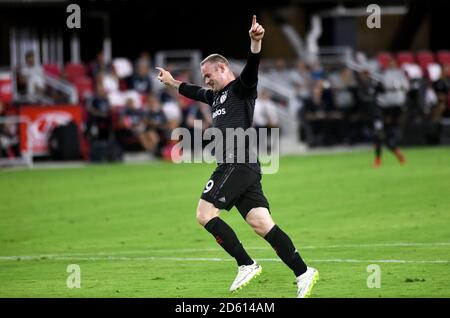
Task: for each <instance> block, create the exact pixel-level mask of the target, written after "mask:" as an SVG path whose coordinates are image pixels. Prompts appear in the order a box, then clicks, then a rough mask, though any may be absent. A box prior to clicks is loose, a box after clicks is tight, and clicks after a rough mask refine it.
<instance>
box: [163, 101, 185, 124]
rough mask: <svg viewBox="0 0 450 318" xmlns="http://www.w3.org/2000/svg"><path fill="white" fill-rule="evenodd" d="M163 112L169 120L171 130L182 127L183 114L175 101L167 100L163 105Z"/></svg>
mask: <svg viewBox="0 0 450 318" xmlns="http://www.w3.org/2000/svg"><path fill="white" fill-rule="evenodd" d="M162 110H163V112H164V115H165V116H166V118H167V127H168V129H169V130H173V129H175V128H177V127H180V125H181V123H182V121H183V113H182V112H181V109H180V105H178V102H177V101H176V100H175V99H172V98H170V99H166V100H165V101H164V102H163V103H162Z"/></svg>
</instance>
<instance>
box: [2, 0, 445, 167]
mask: <svg viewBox="0 0 450 318" xmlns="http://www.w3.org/2000/svg"><path fill="white" fill-rule="evenodd" d="M69 4H70V2H68V1H5V0H2V1H0V8H1V10H0V17H1V19H0V21H1V37H0V41H1V43H0V50H1V51H0V53H1V54H0V67H1V73H0V85H1V88H0V92H1V94H0V100H1V114H2V123H3V124H2V140H3V142H2V163H3V164H10V163H11V162H14V161H15V160H14V159H20V158H22V159H25V162H26V163H28V164H31V161H32V160H31V159H32V158H34V159H39V160H68V159H70V160H80V159H82V160H92V161H103V160H104V161H116V160H123V159H124V158H125V159H127V158H133V157H132V156H131V157H130V156H128V157H127V154H130V155H131V154H133V153H134V154H136V153H142V152H143V151H146V152H147V153H151V154H152V155H155V156H156V157H158V156H163V155H164V149H165V148H167V147H168V146H170V145H168V144H169V143H170V142H169V138H168V136H170V132H171V130H172V129H173V128H175V127H179V126H183V127H187V128H189V129H193V128H192V125H193V120H194V119H199V120H202V121H203V122H204V125H205V126H206V127H207V126H208V125H210V123H211V118H210V114H209V110H208V109H207V107H205V105H201V104H198V103H194V102H193V101H191V100H187V99H184V98H181V97H180V96H177V95H176V94H174V93H173V92H171V91H167V90H165V89H164V88H163V87H161V86H160V83H159V82H158V81H155V72H154V68H153V67H154V66H155V65H160V66H163V67H166V68H168V69H170V70H172V71H173V72H174V74H176V76H177V77H178V78H179V79H182V80H189V81H192V82H195V83H198V84H201V83H200V81H201V78H200V75H199V68H198V63H199V61H200V60H201V59H202V57H204V56H206V55H207V54H210V53H212V52H220V53H222V54H224V55H225V56H227V57H229V58H230V59H231V60H232V61H233V65H234V67H235V70H236V72H238V71H239V70H240V68H241V67H242V63H243V59H244V58H245V56H246V53H247V51H248V39H247V34H246V32H245V30H246V29H247V28H248V26H247V24H248V17H249V16H251V14H252V13H256V14H257V15H258V17H259V19H260V20H261V22H262V23H263V25H265V26H266V28H267V30H268V32H267V35H266V37H265V39H264V41H265V42H264V48H263V57H264V59H263V62H262V65H261V72H260V85H259V87H260V99H259V104H261V105H263V106H261V107H260V109H264V111H261V112H260V114H259V116H258V121H259V123H257V124H258V125H261V126H271V127H274V126H275V127H280V129H281V136H282V149H281V150H282V151H284V152H289V151H291V152H292V151H294V152H296V151H297V152H298V151H300V152H301V151H304V150H308V149H310V148H311V147H318V146H321V147H328V146H353V145H368V144H371V142H372V140H373V127H372V122H371V121H370V119H367V118H366V116H365V114H364V109H363V106H362V105H361V101H360V100H359V99H358V96H359V94H358V89H359V87H358V81H357V76H358V72H360V71H361V70H363V69H367V70H368V71H369V72H370V75H371V77H372V79H374V81H376V83H378V84H379V85H380V86H381V87H383V89H384V90H385V91H386V92H387V93H380V94H379V96H378V100H379V104H380V106H382V108H383V110H385V111H386V112H388V111H389V110H392V109H395V110H397V112H396V114H397V115H396V116H397V118H396V123H397V126H398V133H399V135H401V137H402V138H401V143H402V145H438V144H449V142H450V137H449V129H450V128H449V127H450V126H449V125H450V124H449V116H450V111H449V98H448V93H449V85H450V84H449V81H450V70H449V66H448V64H449V63H450V51H449V50H448V49H449V41H448V39H447V37H446V36H444V34H442V31H443V30H445V28H446V25H447V23H446V22H447V21H446V15H445V12H446V11H447V10H448V8H449V5H448V3H447V2H445V1H433V2H426V1H378V2H377V4H378V5H380V6H381V8H382V10H381V28H379V29H377V28H372V29H371V28H368V26H367V24H366V22H367V18H368V16H369V14H370V12H368V11H367V5H368V4H369V3H368V2H359V1H301V0H298V1H294V0H292V1H287V0H286V1H258V2H256V1H245V2H243V3H239V2H230V4H229V5H227V6H223V5H222V4H220V3H217V4H211V3H208V5H205V4H204V3H202V2H201V1H200V2H198V3H197V2H196V3H191V4H189V5H184V4H182V3H178V4H177V5H172V4H168V3H165V2H162V1H159V2H155V3H147V2H146V1H86V2H82V3H80V8H81V28H80V29H76V28H74V29H69V28H68V27H67V25H66V22H67V19H68V17H69V15H70V14H71V13H72V11H70V12H66V8H67V6H68V5H69ZM27 54H28V59H27ZM27 60H28V62H27ZM314 91H316V95H314V93H313V92H314ZM388 95H389V96H388ZM315 97H317V100H318V102H317V105H318V106H317V107H316V108H314V107H313V109H311V107H305V105H308V102H310V101H311V100H315ZM152 110H153V111H152ZM302 110H303V111H302ZM161 111H162V113H163V117H164V118H162V119H161V118H159V117H158V116H157V115H155V114H158V113H159V114H160V113H161ZM6 116H16V118H15V119H14V118H10V120H9V121H8V123H7V122H6V118H7V117H6ZM155 116H156V117H155ZM144 118H146V119H147V121H145V120H144ZM72 119H73V120H74V122H75V125H72V126H68V127H67V125H66V127H65V128H60V129H57V130H54V128H55V127H56V126H61V124H67V123H68V122H70V121H71V120H72ZM155 119H156V120H155ZM15 120H20V121H21V124H20V125H19V126H17V125H15V124H13V122H14V121H15ZM149 120H153V124H154V125H153V126H152V127H153V128H149ZM145 127H146V128H147V129H145ZM49 140H53V142H49ZM65 140H72V141H74V140H75V141H77V142H71V143H70V144H68V143H67V142H65ZM52 145H53V146H52ZM134 157H135V158H138V157H139V156H138V157H136V156H134ZM148 157H149V156H145V157H144V159H148ZM150 157H151V156H150ZM140 158H142V156H141V157H140Z"/></svg>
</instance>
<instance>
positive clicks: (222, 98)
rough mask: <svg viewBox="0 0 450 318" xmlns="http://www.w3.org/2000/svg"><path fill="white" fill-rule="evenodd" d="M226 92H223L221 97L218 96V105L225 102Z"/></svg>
mask: <svg viewBox="0 0 450 318" xmlns="http://www.w3.org/2000/svg"><path fill="white" fill-rule="evenodd" d="M227 96H228V91H225V92H223V93H222V96H220V103H221V104H223V103H225V101H226V100H227Z"/></svg>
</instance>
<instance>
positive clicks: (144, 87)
mask: <svg viewBox="0 0 450 318" xmlns="http://www.w3.org/2000/svg"><path fill="white" fill-rule="evenodd" d="M149 74H150V65H149V63H148V61H147V60H145V59H139V60H138V61H137V63H136V71H135V73H134V74H133V75H132V76H131V77H130V79H129V81H128V88H129V89H133V90H136V91H137V92H138V93H140V94H142V95H148V94H150V93H151V91H152V81H151V79H150V75H149Z"/></svg>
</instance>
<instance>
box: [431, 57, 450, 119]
mask: <svg viewBox="0 0 450 318" xmlns="http://www.w3.org/2000/svg"><path fill="white" fill-rule="evenodd" d="M433 89H434V91H435V92H436V97H437V105H436V106H435V107H433V108H432V109H431V120H432V121H434V122H438V121H439V120H440V119H441V117H442V116H445V117H450V108H449V107H450V104H449V91H450V64H445V65H444V66H443V68H442V71H441V76H440V78H439V79H438V80H437V81H435V82H434V83H433Z"/></svg>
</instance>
